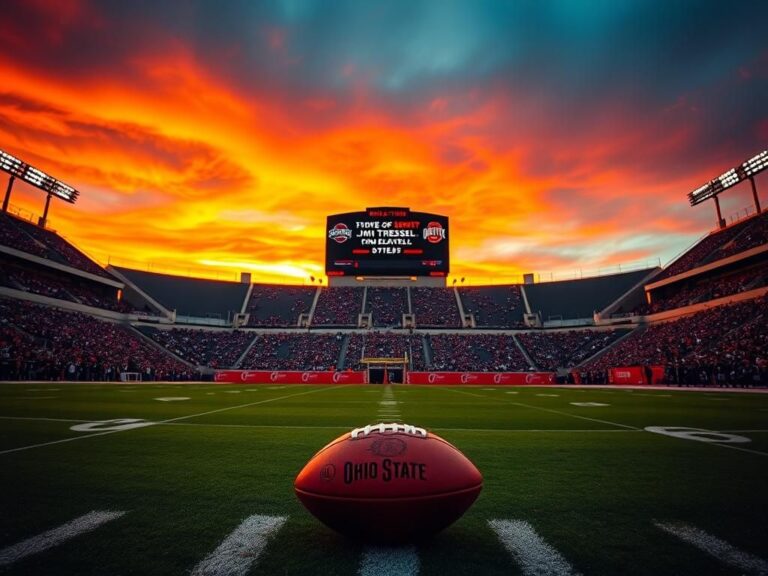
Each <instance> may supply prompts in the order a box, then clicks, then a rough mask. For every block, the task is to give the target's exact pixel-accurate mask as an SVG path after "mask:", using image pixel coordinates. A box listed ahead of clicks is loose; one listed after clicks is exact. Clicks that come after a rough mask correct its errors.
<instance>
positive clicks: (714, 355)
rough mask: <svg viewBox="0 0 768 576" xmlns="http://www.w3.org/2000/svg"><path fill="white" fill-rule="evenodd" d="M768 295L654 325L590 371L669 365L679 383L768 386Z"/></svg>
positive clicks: (599, 360) (673, 379)
mask: <svg viewBox="0 0 768 576" xmlns="http://www.w3.org/2000/svg"><path fill="white" fill-rule="evenodd" d="M766 325H768V297H767V296H763V297H761V298H758V299H752V300H747V301H743V302H739V303H736V304H730V305H724V306H718V307H714V308H710V309H707V310H704V311H701V312H698V313H696V314H693V315H691V316H685V317H682V318H680V319H678V320H674V321H669V322H663V323H658V324H652V325H650V326H648V328H647V329H645V330H644V331H643V330H640V331H638V332H636V333H634V334H632V335H630V336H629V337H627V338H626V339H625V340H622V341H621V342H620V343H618V344H617V345H616V346H615V347H613V348H611V349H609V350H608V351H607V352H606V353H605V354H603V355H601V356H600V357H599V358H597V359H596V360H594V361H592V362H589V363H588V365H587V366H586V368H587V369H590V370H593V371H597V370H606V369H608V368H611V367H616V366H647V365H664V366H666V367H667V372H668V373H667V379H668V381H671V382H679V383H698V384H709V383H714V384H716V383H724V382H725V381H730V382H735V381H744V380H747V381H752V378H753V377H754V376H755V375H757V377H758V378H763V380H762V382H763V383H765V384H768V378H765V376H768V334H766V331H765V326H766Z"/></svg>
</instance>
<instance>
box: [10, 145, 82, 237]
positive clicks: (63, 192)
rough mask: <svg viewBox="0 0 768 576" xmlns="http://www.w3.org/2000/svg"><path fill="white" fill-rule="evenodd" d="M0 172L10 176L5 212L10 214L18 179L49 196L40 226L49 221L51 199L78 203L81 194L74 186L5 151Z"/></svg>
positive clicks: (39, 222)
mask: <svg viewBox="0 0 768 576" xmlns="http://www.w3.org/2000/svg"><path fill="white" fill-rule="evenodd" d="M0 170H2V171H3V172H7V173H8V174H9V175H10V177H9V178H8V187H7V188H6V190H5V198H4V199H3V212H8V203H9V202H10V200H11V191H12V190H13V184H14V182H15V181H16V178H21V179H22V180H24V181H25V182H27V183H28V184H31V185H32V186H34V187H35V188H38V189H40V190H42V191H43V192H45V193H46V194H47V197H46V199H45V209H44V210H43V216H42V217H41V218H40V220H39V221H38V224H39V225H40V226H45V223H46V222H47V220H48V209H49V208H50V206H51V198H52V197H53V196H55V197H56V198H59V199H61V200H64V201H65V202H69V203H70V204H74V203H75V202H76V201H77V197H78V196H80V192H78V191H77V190H75V189H74V188H72V186H68V185H67V184H64V182H62V181H60V180H57V179H56V178H54V177H52V176H49V175H48V174H46V173H45V172H43V171H42V170H38V169H37V168H35V167H34V166H30V165H29V164H27V163H26V162H23V161H21V160H19V159H18V158H16V157H15V156H13V155H11V154H8V153H7V152H4V151H3V150H0Z"/></svg>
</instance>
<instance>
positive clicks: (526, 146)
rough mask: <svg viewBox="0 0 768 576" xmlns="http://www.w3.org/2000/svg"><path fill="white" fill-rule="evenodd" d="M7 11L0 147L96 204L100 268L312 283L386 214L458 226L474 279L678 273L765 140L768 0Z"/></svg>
mask: <svg viewBox="0 0 768 576" xmlns="http://www.w3.org/2000/svg"><path fill="white" fill-rule="evenodd" d="M4 6H5V8H4V12H5V16H4V17H3V19H2V20H0V78H2V85H0V149H2V150H5V151H7V152H9V153H11V154H13V155H16V156H18V157H19V158H21V159H22V160H24V161H26V162H28V163H30V164H32V165H34V166H36V167H38V168H40V169H42V170H45V171H47V172H48V173H50V174H51V175H53V176H54V177H57V178H59V179H61V180H63V181H64V182H66V183H68V184H70V185H72V186H74V187H75V188H77V189H78V190H79V191H80V193H81V196H80V199H79V201H78V202H77V204H76V205H74V206H70V205H68V204H65V203H63V202H56V201H55V202H54V203H53V204H52V207H51V213H50V225H51V227H53V228H54V229H56V230H57V231H58V232H59V233H61V234H62V235H64V236H65V237H67V238H68V239H69V240H71V241H72V242H74V243H75V244H76V245H77V246H78V247H80V248H81V249H83V250H84V251H85V252H86V253H87V254H89V255H90V256H91V257H93V258H95V259H96V260H97V261H99V262H100V263H102V264H106V263H107V262H112V263H115V264H119V265H125V266H129V267H137V268H141V269H151V270H157V271H169V272H177V273H188V274H192V275H207V276H212V277H217V276H218V277H220V278H227V279H235V278H236V274H237V272H239V271H247V272H251V273H252V274H253V278H254V280H256V281H263V282H284V283H305V282H308V281H309V280H308V279H309V277H310V276H315V277H321V276H322V275H323V270H324V264H323V261H324V238H325V234H326V231H325V217H326V215H327V214H331V213H334V212H347V211H355V210H362V209H364V208H365V207H367V206H382V205H384V206H408V207H410V208H412V209H414V210H419V211H427V212H437V213H441V214H446V215H447V216H449V217H450V219H451V256H452V257H451V277H466V278H467V280H468V281H469V282H470V283H475V284H478V283H486V282H510V281H517V282H519V281H520V280H521V278H520V274H522V273H523V272H537V273H539V274H541V279H542V280H544V279H549V278H555V279H556V278H558V277H569V276H573V275H574V274H579V273H583V274H584V275H587V274H593V273H597V272H598V271H603V272H604V271H606V270H614V269H617V267H618V266H619V265H621V266H622V267H625V268H626V267H628V266H637V265H643V264H647V265H656V264H658V263H659V262H660V263H661V264H666V263H667V262H668V261H669V260H670V259H672V258H673V257H674V256H675V255H677V254H679V253H680V252H681V251H682V250H684V249H685V248H687V247H688V246H690V245H691V244H692V243H693V242H694V241H696V240H697V239H698V238H699V237H701V236H702V235H703V234H705V233H706V232H708V231H709V230H711V229H713V228H714V226H715V216H714V208H713V206H712V205H711V203H707V204H705V205H702V206H698V207H695V208H691V207H690V206H689V205H688V200H687V197H686V195H687V193H688V192H690V191H692V190H693V189H695V188H697V187H698V186H700V185H701V184H703V183H705V182H706V181H708V180H710V179H712V178H715V177H716V176H718V175H720V174H721V173H722V172H724V171H725V170H727V169H729V168H731V167H733V166H735V165H737V164H739V163H741V162H742V161H744V160H746V159H747V158H749V157H751V156H753V155H754V154H756V153H757V152H759V151H761V150H764V149H765V148H766V147H768V146H766V143H767V142H768V113H767V112H766V108H767V107H766V102H768V41H766V38H767V37H768V35H766V33H765V22H767V21H768V18H766V16H768V4H766V3H764V2H761V3H758V2H736V3H725V2H706V1H701V2H676V1H659V2H653V1H643V2H636V1H629V0H626V1H625V0H616V1H610V2H609V1H589V2H588V1H583V2H578V1H563V0H561V1H551V2H546V1H545V2H531V3H527V2H481V1H469V0H467V1H465V2H461V1H455V2H454V1H448V0H446V1H437V0H432V1H408V2H405V1H391V2H373V1H352V0H350V1H299V0H284V1H275V2H271V1H264V2H243V3H237V2H198V1H196V0H191V1H186V2H164V3H156V2H147V3H142V2H122V1H120V2H117V1H113V2H110V1H105V2H92V3H91V2H87V1H84V0H66V1H63V0H61V1H56V2H49V1H46V0H37V1H24V2H18V3H17V2H10V3H9V4H5V5H4ZM8 15H10V16H11V17H7V16H8ZM5 181H6V175H4V174H3V175H0V182H2V187H3V190H4V189H5ZM757 185H758V188H759V189H760V191H761V194H760V195H761V200H762V202H763V204H766V203H768V194H767V193H766V189H768V177H766V176H765V174H763V175H762V176H760V177H758V179H757ZM11 204H12V205H13V207H14V210H16V211H21V212H22V214H28V213H35V214H40V213H41V212H42V209H43V204H44V195H43V194H42V193H41V192H39V191H37V190H35V189H33V188H31V187H29V186H27V185H25V184H23V183H17V184H16V185H15V188H14V192H13V196H12V198H11ZM749 206H751V192H750V188H749V185H748V184H740V185H739V186H737V187H736V188H734V189H733V190H730V191H728V192H727V193H726V194H724V196H723V215H724V216H725V217H726V218H730V217H731V216H732V215H734V214H738V213H741V215H742V216H743V215H744V214H745V212H744V209H745V208H746V207H749Z"/></svg>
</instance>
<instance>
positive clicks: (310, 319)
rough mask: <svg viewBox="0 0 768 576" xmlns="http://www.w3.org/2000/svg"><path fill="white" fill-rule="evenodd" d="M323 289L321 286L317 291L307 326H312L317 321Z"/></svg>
mask: <svg viewBox="0 0 768 576" xmlns="http://www.w3.org/2000/svg"><path fill="white" fill-rule="evenodd" d="M321 290H322V288H321V287H320V286H318V287H317V290H315V297H314V299H313V300H312V307H311V308H310V309H309V322H307V326H312V321H313V320H314V319H315V310H317V301H318V300H319V299H320V291H321Z"/></svg>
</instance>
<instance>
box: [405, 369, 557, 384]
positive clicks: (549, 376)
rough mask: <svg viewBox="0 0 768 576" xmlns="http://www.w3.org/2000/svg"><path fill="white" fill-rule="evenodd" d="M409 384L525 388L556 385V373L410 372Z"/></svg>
mask: <svg viewBox="0 0 768 576" xmlns="http://www.w3.org/2000/svg"><path fill="white" fill-rule="evenodd" d="M407 381H408V384H432V385H434V386H444V385H451V384H466V385H472V384H479V385H484V386H487V385H507V386H525V385H526V384H527V385H541V384H554V383H555V374H554V372H408V376H407Z"/></svg>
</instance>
